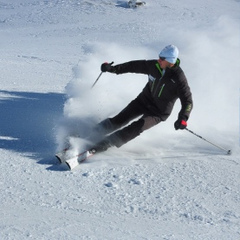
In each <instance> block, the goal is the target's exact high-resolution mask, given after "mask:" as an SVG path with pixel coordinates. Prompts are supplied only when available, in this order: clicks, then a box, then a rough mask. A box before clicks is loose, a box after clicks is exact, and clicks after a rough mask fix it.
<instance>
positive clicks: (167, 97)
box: [88, 45, 193, 154]
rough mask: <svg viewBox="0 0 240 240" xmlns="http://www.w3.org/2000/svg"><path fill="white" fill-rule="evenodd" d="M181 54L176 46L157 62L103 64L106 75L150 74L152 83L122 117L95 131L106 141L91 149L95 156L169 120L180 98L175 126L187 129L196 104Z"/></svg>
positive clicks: (107, 121) (99, 126)
mask: <svg viewBox="0 0 240 240" xmlns="http://www.w3.org/2000/svg"><path fill="white" fill-rule="evenodd" d="M178 53H179V51H178V48H177V47H176V46H174V45H168V46H166V47H165V48H163V50H162V51H161V52H160V53H159V59H157V60H137V61H130V62H126V63H123V64H118V65H115V66H113V65H112V63H110V64H109V63H103V64H102V65H101V71H102V72H110V73H115V74H123V73H140V74H146V75H148V83H147V84H146V86H145V87H144V88H143V90H142V92H141V93H140V94H139V95H138V96H137V97H136V98H135V99H134V100H133V101H131V102H130V103H129V104H128V105H127V106H126V107H125V108H124V109H123V110H122V111H121V112H120V113H119V114H117V115H116V116H114V117H112V118H107V119H105V120H103V121H102V122H100V123H99V124H98V125H97V126H96V127H95V128H94V130H93V135H95V136H99V135H100V136H102V140H101V141H100V142H97V143H96V144H93V146H91V147H90V148H88V149H89V152H90V153H91V154H95V153H99V152H103V151H106V150H107V149H108V148H109V147H112V146H116V147H121V146H122V145H123V144H125V143H127V142H128V141H130V140H132V139H134V138H135V137H137V136H139V135H140V134H141V133H142V132H143V131H145V130H147V129H149V128H151V127H153V126H155V125H157V124H158V123H160V122H161V121H165V120H166V119H167V118H168V117H169V116H170V114H171V112H172V109H173V106H174V104H175V102H176V100H177V99H180V102H181V109H180V111H179V114H178V118H177V120H176V122H175V123H174V127H175V129H176V130H178V129H185V128H186V126H187V120H188V118H189V115H190V112H191V110H192V106H193V101H192V94H191V90H190V88H189V86H188V82H187V79H186V77H185V74H184V72H183V70H182V69H181V68H180V66H179V65H180V60H179V58H178ZM134 119H136V120H135V121H133V122H132V123H131V124H129V122H131V121H132V120H134ZM128 124H129V125H128ZM93 138H94V137H93Z"/></svg>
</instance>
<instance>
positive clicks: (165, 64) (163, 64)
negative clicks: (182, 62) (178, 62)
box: [158, 57, 174, 69]
mask: <svg viewBox="0 0 240 240" xmlns="http://www.w3.org/2000/svg"><path fill="white" fill-rule="evenodd" d="M158 63H159V65H160V67H161V68H162V69H166V68H167V67H172V66H173V65H174V64H172V63H169V62H167V61H166V60H165V58H163V57H160V58H159V59H158Z"/></svg>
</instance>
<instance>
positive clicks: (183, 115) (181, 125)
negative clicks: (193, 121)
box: [174, 74, 193, 130]
mask: <svg viewBox="0 0 240 240" xmlns="http://www.w3.org/2000/svg"><path fill="white" fill-rule="evenodd" d="M178 96H179V99H180V102H181V106H182V107H181V110H180V112H179V114H178V119H177V121H176V122H175V123H174V127H175V129H176V130H178V129H185V128H186V127H187V120H188V118H189V116H190V113H191V111H192V108H193V100H192V93H191V90H190V87H189V85H188V82H187V79H186V77H185V76H184V74H183V76H182V77H181V80H180V82H179V87H178Z"/></svg>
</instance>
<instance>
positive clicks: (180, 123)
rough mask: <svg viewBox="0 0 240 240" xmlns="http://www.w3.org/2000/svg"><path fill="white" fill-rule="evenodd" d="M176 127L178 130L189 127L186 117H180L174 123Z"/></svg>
mask: <svg viewBox="0 0 240 240" xmlns="http://www.w3.org/2000/svg"><path fill="white" fill-rule="evenodd" d="M174 127H175V130H178V129H181V130H183V129H185V128H186V127H187V122H186V121H185V120H184V119H178V120H177V121H176V122H175V123H174Z"/></svg>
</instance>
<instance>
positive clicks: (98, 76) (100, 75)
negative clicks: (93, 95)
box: [91, 72, 103, 88]
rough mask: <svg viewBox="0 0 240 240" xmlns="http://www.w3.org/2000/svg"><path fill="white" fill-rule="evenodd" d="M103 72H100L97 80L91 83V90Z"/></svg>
mask: <svg viewBox="0 0 240 240" xmlns="http://www.w3.org/2000/svg"><path fill="white" fill-rule="evenodd" d="M102 74H103V72H100V74H99V76H98V78H97V79H96V81H95V82H94V83H93V85H92V87H91V88H93V87H94V86H95V84H96V83H97V81H98V79H99V78H100V77H101V76H102Z"/></svg>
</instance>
